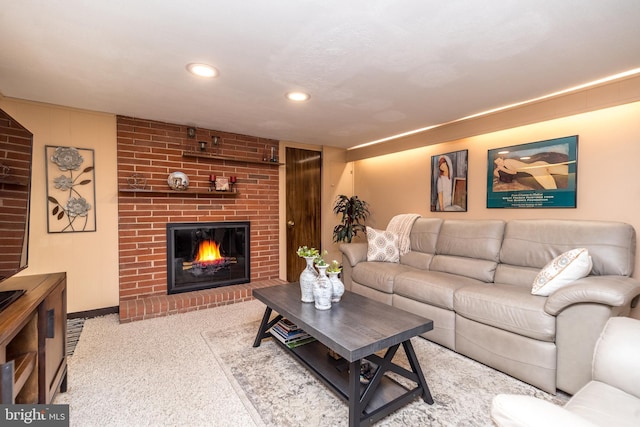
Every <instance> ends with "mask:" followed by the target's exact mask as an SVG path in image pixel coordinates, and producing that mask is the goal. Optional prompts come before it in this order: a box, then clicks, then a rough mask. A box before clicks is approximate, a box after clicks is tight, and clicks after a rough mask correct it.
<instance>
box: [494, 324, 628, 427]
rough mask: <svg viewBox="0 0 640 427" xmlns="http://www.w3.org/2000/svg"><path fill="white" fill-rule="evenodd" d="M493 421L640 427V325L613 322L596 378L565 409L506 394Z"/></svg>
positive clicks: (506, 426)
mask: <svg viewBox="0 0 640 427" xmlns="http://www.w3.org/2000/svg"><path fill="white" fill-rule="evenodd" d="M491 418H492V419H493V421H494V422H495V423H496V425H498V426H500V427H511V426H545V427H548V426H563V427H573V426H576V427H577V426H582V427H586V426H606V427H610V426H616V427H624V426H629V427H638V426H640V320H637V319H631V318H628V317H612V318H611V319H609V320H608V321H607V324H606V325H605V328H604V330H603V331H602V334H601V335H600V338H599V339H598V343H597V344H596V349H595V351H594V355H593V364H592V379H591V381H590V382H589V383H587V384H586V385H585V386H584V387H582V388H581V389H580V390H578V392H577V393H576V394H574V395H573V397H571V399H570V400H569V401H568V402H567V403H566V404H565V406H564V407H561V406H557V405H554V404H552V403H550V402H547V401H544V400H540V399H536V398H534V397H531V396H519V395H506V394H501V395H498V396H496V397H495V398H494V399H493V403H492V406H491Z"/></svg>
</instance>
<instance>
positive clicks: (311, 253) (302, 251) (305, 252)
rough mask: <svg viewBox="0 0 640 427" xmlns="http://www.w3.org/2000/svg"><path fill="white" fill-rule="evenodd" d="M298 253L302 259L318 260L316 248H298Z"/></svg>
mask: <svg viewBox="0 0 640 427" xmlns="http://www.w3.org/2000/svg"><path fill="white" fill-rule="evenodd" d="M296 253H297V254H298V256H299V257H302V258H308V257H312V258H316V257H317V256H318V254H319V252H318V250H317V249H316V248H308V247H306V246H300V247H298V250H297V251H296Z"/></svg>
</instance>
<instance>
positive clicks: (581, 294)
mask: <svg viewBox="0 0 640 427" xmlns="http://www.w3.org/2000/svg"><path fill="white" fill-rule="evenodd" d="M635 236H636V235H635V230H634V229H633V227H631V226H630V225H628V224H624V223H618V222H604V221H574V220H512V221H509V222H506V221H502V220H442V219H439V218H418V219H417V220H416V221H415V222H414V223H413V227H412V229H411V233H410V240H411V250H410V252H408V253H407V254H405V255H402V256H401V257H400V261H399V262H398V263H392V262H369V261H367V243H351V244H342V245H340V250H341V251H342V253H343V281H344V284H345V287H346V288H347V289H349V290H351V291H353V292H356V293H359V294H362V295H365V296H368V297H371V298H374V299H376V300H379V301H382V302H385V303H387V304H390V305H393V306H395V307H398V308H401V309H404V310H407V311H410V312H413V313H416V314H419V315H422V316H424V317H427V318H430V319H433V320H434V329H433V330H432V331H430V332H428V333H426V334H424V335H423V336H424V338H427V339H429V340H431V341H434V342H436V343H438V344H441V345H443V346H445V347H448V348H450V349H452V350H454V351H456V352H458V353H461V354H464V355H466V356H468V357H471V358H473V359H475V360H477V361H480V362H482V363H484V364H486V365H489V366H491V367H493V368H495V369H498V370H500V371H502V372H505V373H507V374H509V375H512V376H514V377H516V378H519V379H521V380H522V381H525V382H527V383H529V384H532V385H534V386H536V387H538V388H540V389H542V390H545V391H547V392H550V393H555V392H556V389H560V390H563V391H565V392H567V393H570V394H573V393H575V392H576V391H578V390H579V389H580V388H581V387H582V386H584V385H585V384H586V383H587V382H588V381H589V380H590V379H591V358H592V355H593V349H594V347H595V344H596V341H597V339H598V337H599V335H600V333H601V331H602V329H603V328H604V325H605V323H606V322H607V320H608V319H609V318H610V317H615V316H627V315H628V314H629V312H630V309H631V306H632V304H635V303H636V302H637V299H638V298H637V297H638V295H640V283H639V282H638V281H636V280H634V279H632V278H630V276H631V274H632V272H633V267H634V259H635ZM575 248H586V249H587V250H588V251H589V255H590V256H591V258H592V261H593V268H592V270H591V273H590V274H589V275H588V276H587V277H584V278H582V279H579V280H576V281H575V282H573V283H572V284H571V285H570V286H567V287H564V288H562V289H560V290H558V291H557V292H555V293H553V294H551V295H550V296H548V297H544V296H537V295H532V294H531V288H532V283H533V281H534V279H535V278H536V275H537V274H538V272H540V270H541V269H542V268H543V267H544V266H545V265H546V264H547V263H548V262H549V261H551V260H553V259H554V258H555V257H556V256H558V255H560V254H562V253H564V252H566V251H568V250H571V249H575Z"/></svg>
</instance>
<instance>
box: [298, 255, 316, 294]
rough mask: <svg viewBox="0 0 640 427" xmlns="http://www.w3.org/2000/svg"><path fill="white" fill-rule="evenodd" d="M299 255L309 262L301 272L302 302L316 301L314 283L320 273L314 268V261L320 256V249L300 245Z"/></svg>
mask: <svg viewBox="0 0 640 427" xmlns="http://www.w3.org/2000/svg"><path fill="white" fill-rule="evenodd" d="M296 253H297V254H298V256H299V257H301V258H304V259H305V261H306V262H307V267H306V268H305V269H304V270H302V273H300V279H299V281H300V292H301V294H302V302H314V299H313V283H314V282H315V281H316V277H318V273H316V270H315V269H314V268H313V261H314V260H315V259H316V257H317V256H318V250H317V249H316V248H308V247H306V246H300V247H299V248H298V251H297V252H296Z"/></svg>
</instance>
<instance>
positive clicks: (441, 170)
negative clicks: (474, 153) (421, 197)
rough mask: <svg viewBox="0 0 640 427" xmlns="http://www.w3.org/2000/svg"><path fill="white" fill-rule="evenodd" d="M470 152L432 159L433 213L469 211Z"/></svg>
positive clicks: (459, 152) (442, 155)
mask: <svg viewBox="0 0 640 427" xmlns="http://www.w3.org/2000/svg"><path fill="white" fill-rule="evenodd" d="M467 159H468V150H461V151H454V152H451V153H446V154H438V155H436V156H432V157H431V212H466V211H467V167H468V163H467Z"/></svg>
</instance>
